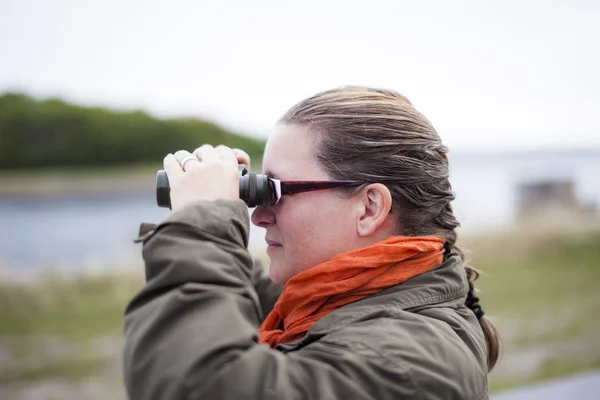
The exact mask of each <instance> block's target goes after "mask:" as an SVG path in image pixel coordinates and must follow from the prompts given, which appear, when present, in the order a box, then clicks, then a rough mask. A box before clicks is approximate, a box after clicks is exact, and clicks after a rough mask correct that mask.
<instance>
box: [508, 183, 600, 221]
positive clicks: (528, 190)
mask: <svg viewBox="0 0 600 400" xmlns="http://www.w3.org/2000/svg"><path fill="white" fill-rule="evenodd" d="M595 213H596V208H595V206H594V205H585V204H582V203H581V202H580V201H579V200H578V199H577V196H576V195H575V182H573V180H570V179H556V180H543V181H534V182H527V183H521V184H519V185H518V186H517V218H518V220H519V221H530V220H532V219H535V220H537V219H542V218H543V219H546V220H547V219H554V220H559V219H563V220H565V219H568V218H573V217H583V216H588V217H589V216H590V215H593V214H595Z"/></svg>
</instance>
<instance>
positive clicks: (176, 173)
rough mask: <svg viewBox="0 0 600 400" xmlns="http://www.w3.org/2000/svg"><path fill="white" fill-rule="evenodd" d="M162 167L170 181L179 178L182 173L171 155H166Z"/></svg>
mask: <svg viewBox="0 0 600 400" xmlns="http://www.w3.org/2000/svg"><path fill="white" fill-rule="evenodd" d="M163 167H164V169H165V172H166V173H167V178H169V179H171V180H174V179H176V178H179V177H180V176H181V175H183V173H184V172H183V170H182V169H181V165H179V162H178V161H177V159H176V158H175V156H174V155H173V154H171V153H169V154H167V156H166V157H165V158H164V160H163Z"/></svg>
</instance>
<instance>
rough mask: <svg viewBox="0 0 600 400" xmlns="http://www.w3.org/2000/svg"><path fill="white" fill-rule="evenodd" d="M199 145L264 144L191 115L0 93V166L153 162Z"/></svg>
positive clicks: (257, 153)
mask: <svg viewBox="0 0 600 400" xmlns="http://www.w3.org/2000/svg"><path fill="white" fill-rule="evenodd" d="M203 143H209V144H213V145H216V144H225V145H227V146H230V147H238V148H242V149H244V150H245V151H247V152H248V153H249V154H250V156H251V157H252V158H253V159H260V158H261V157H262V152H263V149H264V144H265V143H264V141H263V140H259V139H253V138H250V137H246V136H242V135H237V134H234V133H232V132H229V131H227V130H225V129H223V128H221V127H219V126H218V125H216V124H214V123H211V122H206V121H202V120H199V119H194V118H181V119H157V118H154V117H152V116H150V115H148V114H146V113H144V112H142V111H128V112H117V111H111V110H107V109H104V108H99V107H80V106H76V105H73V104H68V103H66V102H64V101H62V100H59V99H48V100H36V99H33V98H31V97H29V96H27V95H24V94H17V93H7V94H4V95H2V96H0V169H23V168H40V167H70V166H105V165H114V164H120V165H124V164H137V163H143V162H153V161H157V160H162V158H163V157H164V156H165V155H166V154H167V153H168V152H173V151H175V150H177V149H189V150H192V149H194V148H196V147H198V146H199V145H200V144H203Z"/></svg>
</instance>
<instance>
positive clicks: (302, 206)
mask: <svg viewBox="0 0 600 400" xmlns="http://www.w3.org/2000/svg"><path fill="white" fill-rule="evenodd" d="M324 194H326V193H324ZM307 200H308V199H307ZM310 200H311V201H305V202H302V203H301V202H296V204H293V207H292V205H291V204H290V207H289V208H286V209H282V210H281V211H282V212H281V215H279V216H278V217H277V224H278V225H279V228H280V230H281V233H282V234H283V235H284V240H285V241H286V245H287V247H288V250H289V254H288V255H289V256H293V257H295V258H296V260H297V261H299V262H301V263H304V262H308V263H310V262H312V260H313V258H314V259H318V260H319V261H320V262H322V261H325V260H320V259H322V258H327V259H328V258H329V257H331V256H332V254H331V253H332V252H335V250H336V249H337V248H338V247H339V246H340V244H343V242H344V241H346V240H347V239H348V237H349V235H351V234H352V232H351V228H352V226H351V224H350V220H351V219H350V218H349V212H350V211H349V210H347V204H345V202H344V201H343V200H338V199H336V198H332V197H331V196H314V197H313V198H311V199H310ZM291 210H293V212H292V211H291Z"/></svg>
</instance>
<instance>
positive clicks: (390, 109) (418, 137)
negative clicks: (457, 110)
mask: <svg viewBox="0 0 600 400" xmlns="http://www.w3.org/2000/svg"><path fill="white" fill-rule="evenodd" d="M279 122H280V123H282V124H290V125H300V126H305V127H307V128H309V129H310V130H311V131H313V132H317V134H318V139H317V141H316V155H317V160H318V162H319V164H320V165H321V167H322V168H323V169H324V170H325V171H326V172H327V173H328V174H329V176H330V177H331V178H332V179H356V180H364V181H366V182H379V183H383V184H385V185H386V186H387V187H388V189H389V190H390V192H391V194H392V199H393V207H392V209H395V210H397V213H396V215H398V219H399V220H398V223H399V226H400V229H401V230H402V232H399V233H400V234H402V235H405V236H438V237H443V238H444V239H445V240H446V244H445V247H446V251H447V252H452V253H455V254H457V255H459V256H460V257H461V258H462V259H463V261H466V260H465V254H464V252H463V251H462V250H461V249H460V248H459V247H458V246H456V240H457V234H456V228H457V227H458V226H459V225H460V224H459V222H458V221H457V220H456V218H455V216H454V213H453V210H452V205H451V202H452V201H453V200H454V193H453V192H452V187H451V185H450V181H449V165H448V157H447V153H448V149H447V148H446V147H445V146H444V145H443V144H442V141H441V139H440V137H439V135H438V134H437V132H436V131H435V129H434V128H433V126H432V125H431V123H430V122H429V121H428V120H427V119H426V118H425V117H424V116H423V115H422V114H421V113H420V112H419V111H417V110H416V109H415V108H414V106H413V105H412V103H411V102H410V101H409V100H408V99H407V98H406V97H404V96H402V95H401V94H399V93H396V92H394V91H391V90H383V89H376V88H370V87H362V86H346V87H341V88H337V89H333V90H328V91H325V92H321V93H318V94H316V95H314V96H312V97H310V98H308V99H305V100H303V101H301V102H300V103H298V104H296V105H295V106H294V107H292V108H291V109H290V110H289V111H288V112H287V113H286V114H285V115H284V116H283V117H282V118H281V119H280V121H279ZM349 190H351V191H352V190H355V191H356V190H360V188H357V189H349ZM464 266H465V269H466V273H467V279H468V282H469V295H470V296H474V295H475V281H476V280H477V278H478V277H479V273H478V272H477V271H476V270H475V269H473V268H471V267H469V266H468V265H467V264H466V263H464ZM479 323H480V325H481V328H482V330H483V333H484V335H485V340H486V344H487V364H488V371H491V370H492V368H493V367H494V365H495V364H496V361H497V359H498V356H499V353H500V339H499V336H498V332H497V330H496V328H495V326H494V324H493V323H492V321H491V320H490V319H489V318H488V317H486V316H482V317H481V318H479Z"/></svg>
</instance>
